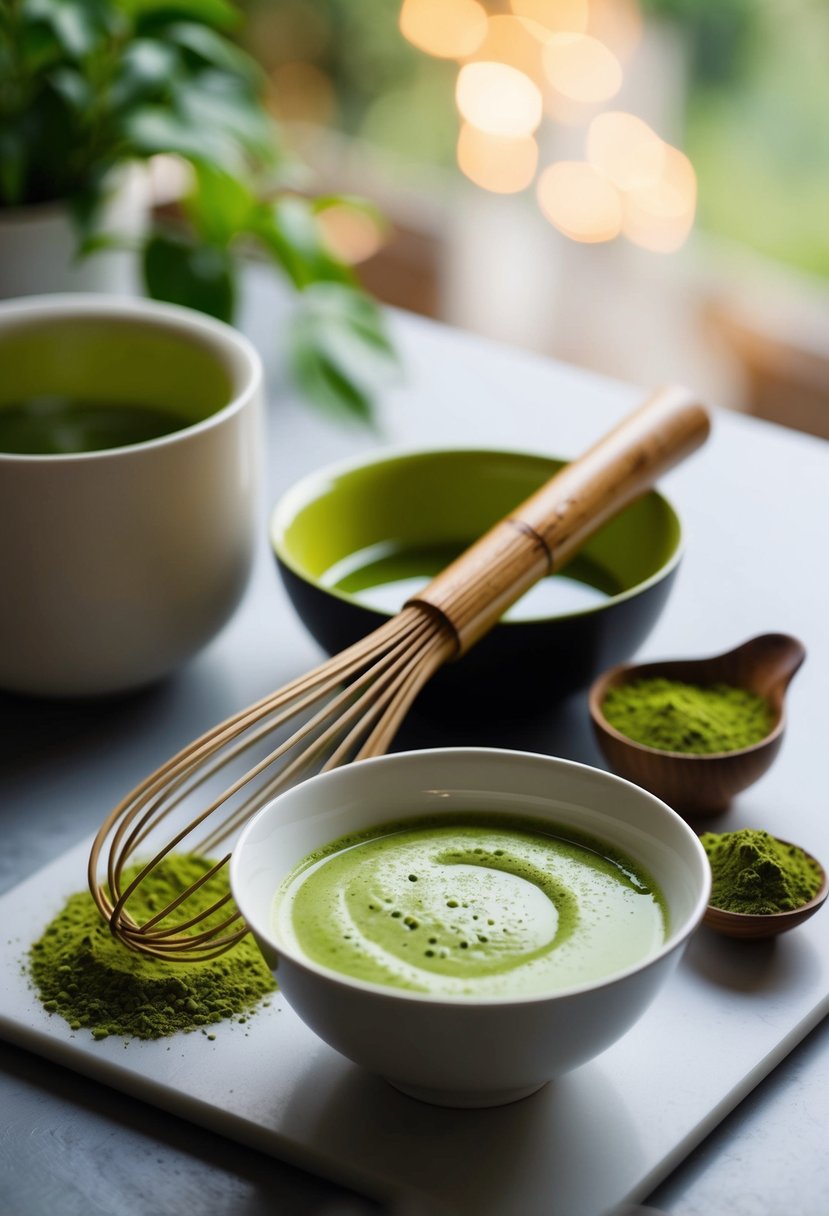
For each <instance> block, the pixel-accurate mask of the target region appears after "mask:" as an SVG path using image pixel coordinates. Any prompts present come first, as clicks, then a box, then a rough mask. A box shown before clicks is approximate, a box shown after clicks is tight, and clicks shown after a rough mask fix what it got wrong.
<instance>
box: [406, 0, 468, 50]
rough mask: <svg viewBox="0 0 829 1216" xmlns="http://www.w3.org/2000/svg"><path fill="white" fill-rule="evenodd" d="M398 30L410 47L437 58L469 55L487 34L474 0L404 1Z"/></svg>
mask: <svg viewBox="0 0 829 1216" xmlns="http://www.w3.org/2000/svg"><path fill="white" fill-rule="evenodd" d="M399 24H400V31H401V33H402V34H403V36H404V37H405V38H407V39H408V41H409V42H411V43H412V45H413V46H416V47H417V48H418V49H419V50H421V51H426V52H427V54H429V55H434V56H436V57H437V58H440V59H462V58H464V57H465V56H466V55H472V54H473V53H474V51H475V49H476V47H478V46H479V45H480V44H481V42H482V41H483V38H484V35H485V34H486V26H487V15H486V10H485V9H484V8H483V7H482V6H481V5H480V4H478V3H477V0H403V7H402V8H401V10H400V18H399Z"/></svg>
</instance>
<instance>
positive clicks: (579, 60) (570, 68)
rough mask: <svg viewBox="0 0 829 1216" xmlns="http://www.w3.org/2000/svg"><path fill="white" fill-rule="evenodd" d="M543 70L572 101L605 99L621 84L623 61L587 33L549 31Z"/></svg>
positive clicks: (553, 84) (555, 87) (551, 81)
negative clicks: (554, 32) (551, 32)
mask: <svg viewBox="0 0 829 1216" xmlns="http://www.w3.org/2000/svg"><path fill="white" fill-rule="evenodd" d="M544 70H545V71H546V73H547V78H548V79H549V81H550V84H551V85H552V86H553V88H554V89H556V90H558V92H559V93H563V94H564V96H565V97H569V98H572V100H573V101H581V102H597V101H608V100H609V99H610V98H611V97H614V96H615V95H616V93H618V92H619V89H620V88H621V86H622V65H621V64H620V63H619V60H618V59H617V58H616V56H615V55H614V54H613V52H612V51H611V50H610V49H609V48H608V47H606V46H605V45H604V43H603V42H599V40H598V38H593V37H592V36H591V35H590V34H551V35H550V37H549V38H548V40H547V41H546V42H545V44H544Z"/></svg>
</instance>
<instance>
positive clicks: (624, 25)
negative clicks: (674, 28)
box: [586, 0, 642, 59]
mask: <svg viewBox="0 0 829 1216" xmlns="http://www.w3.org/2000/svg"><path fill="white" fill-rule="evenodd" d="M586 32H587V33H588V34H592V35H593V37H594V38H598V39H599V41H600V42H603V43H604V44H605V46H608V47H610V49H611V51H613V53H614V55H616V56H618V58H619V59H626V58H627V57H628V56H629V55H630V54H631V52H632V51H633V50H634V49H635V47H636V45H637V43H638V42H639V40H640V39H641V37H642V13H641V11H640V9H639V5H638V3H637V0H590V16H589V19H588V23H587V31H586Z"/></svg>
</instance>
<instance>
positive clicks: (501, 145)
mask: <svg viewBox="0 0 829 1216" xmlns="http://www.w3.org/2000/svg"><path fill="white" fill-rule="evenodd" d="M458 165H459V166H460V168H461V171H462V172H463V173H464V174H465V175H466V176H467V177H468V178H469V180H470V181H472V182H474V183H475V185H476V186H481V187H482V188H483V189H484V190H490V191H492V192H493V193H495V194H516V193H518V191H520V190H525V189H526V188H527V186H529V185H530V183H531V182H532V180H533V178H534V177H535V170H536V167H537V165H538V145H537V144H536V142H535V140H534V139H533V137H532V136H531V135H522V136H518V137H517V138H513V139H509V138H506V137H505V136H503V135H489V134H488V133H487V132H486V131H481V130H479V128H478V127H475V126H473V125H472V124H471V123H466V122H465V123H463V124H462V126H461V129H460V133H459V135H458Z"/></svg>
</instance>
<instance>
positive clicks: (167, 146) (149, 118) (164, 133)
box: [123, 106, 244, 173]
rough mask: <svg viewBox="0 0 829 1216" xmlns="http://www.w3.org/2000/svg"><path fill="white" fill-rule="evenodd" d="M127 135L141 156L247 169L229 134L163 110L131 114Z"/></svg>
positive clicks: (148, 108) (233, 170)
mask: <svg viewBox="0 0 829 1216" xmlns="http://www.w3.org/2000/svg"><path fill="white" fill-rule="evenodd" d="M123 126H124V134H125V136H126V138H127V141H128V143H129V146H130V147H131V148H133V149H134V150H135V152H136V153H137V154H139V155H140V156H154V155H155V154H156V153H158V152H171V153H175V154H176V155H178V156H183V157H184V158H185V160H190V161H193V163H194V164H200V163H204V164H212V165H216V166H219V167H221V168H223V169H225V170H227V171H228V172H231V173H236V172H241V171H242V170H243V168H244V165H243V157H242V151H241V149H240V148H239V145H238V143H237V142H236V140H234V139H233V138H232V137H230V136H228V134H227V132H225V131H222V130H217V129H216V128H214V127H211V126H208V125H202V124H199V123H196V122H194V121H193V120H192V119H191V118H190V117H189V116H186V115H181V114H176V113H172V112H170V111H169V110H168V109H165V108H164V107H163V106H145V107H142V108H141V109H138V110H135V111H134V112H133V113H130V114H128V115H127V116H126V117H125V120H124V124H123Z"/></svg>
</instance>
